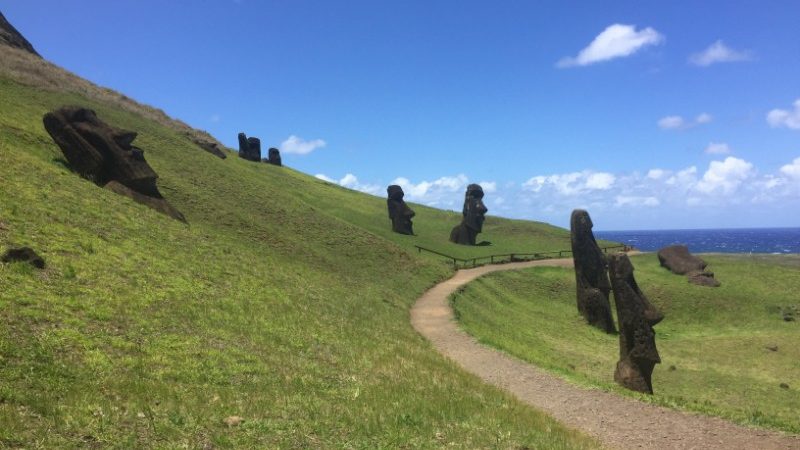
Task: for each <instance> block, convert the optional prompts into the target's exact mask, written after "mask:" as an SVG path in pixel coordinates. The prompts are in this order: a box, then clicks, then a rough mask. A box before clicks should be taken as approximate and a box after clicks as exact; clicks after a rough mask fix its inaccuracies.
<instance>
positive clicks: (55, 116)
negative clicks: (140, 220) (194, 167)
mask: <svg viewBox="0 0 800 450" xmlns="http://www.w3.org/2000/svg"><path fill="white" fill-rule="evenodd" d="M43 122H44V127H45V129H47V132H48V133H49V134H50V136H51V137H52V138H53V140H54V141H55V142H56V144H57V145H58V147H59V148H60V149H61V152H62V153H63V154H64V157H65V158H66V159H67V162H68V163H69V166H70V168H71V169H72V170H73V171H75V172H76V173H78V174H79V175H80V176H82V177H83V178H86V179H87V180H90V181H92V182H94V183H95V184H96V185H98V186H101V187H104V188H107V189H109V190H112V191H114V192H116V193H118V194H121V195H125V196H127V197H130V198H131V199H133V200H134V201H136V202H139V203H142V204H145V205H147V206H149V207H150V208H153V209H155V210H156V211H158V212H161V213H164V214H166V215H168V216H170V217H173V218H175V219H178V220H181V221H184V222H185V221H186V219H185V218H184V217H183V214H181V213H180V212H179V211H178V210H177V209H175V208H174V207H173V206H172V205H170V204H169V202H167V200H166V199H164V197H162V196H161V193H160V192H159V191H158V186H157V185H156V179H157V178H158V175H157V174H156V173H155V171H153V169H152V168H151V167H150V165H149V164H147V161H145V159H144V151H143V150H142V149H140V148H138V147H134V146H133V145H132V143H133V141H134V139H136V133H135V132H133V131H127V130H121V129H119V128H115V127H112V126H111V125H108V124H106V123H105V122H103V121H102V120H100V119H99V118H98V117H97V114H95V112H94V111H92V110H91V109H86V108H81V107H78V106H65V107H62V108H59V109H57V110H55V111H52V112H49V113H47V114H45V115H44V119H43Z"/></svg>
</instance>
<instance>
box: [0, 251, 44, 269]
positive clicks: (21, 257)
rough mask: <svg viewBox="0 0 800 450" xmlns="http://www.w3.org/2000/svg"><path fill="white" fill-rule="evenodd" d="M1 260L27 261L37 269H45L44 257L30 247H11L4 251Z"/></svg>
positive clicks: (10, 261) (5, 261) (7, 261)
mask: <svg viewBox="0 0 800 450" xmlns="http://www.w3.org/2000/svg"><path fill="white" fill-rule="evenodd" d="M0 261H2V262H4V263H12V262H25V263H28V264H30V265H32V266H33V267H36V268H37V269H44V259H43V258H42V257H41V256H39V255H38V254H37V253H36V252H35V251H34V250H33V249H32V248H30V247H19V248H10V249H8V250H7V251H6V252H5V253H3V256H2V257H0Z"/></svg>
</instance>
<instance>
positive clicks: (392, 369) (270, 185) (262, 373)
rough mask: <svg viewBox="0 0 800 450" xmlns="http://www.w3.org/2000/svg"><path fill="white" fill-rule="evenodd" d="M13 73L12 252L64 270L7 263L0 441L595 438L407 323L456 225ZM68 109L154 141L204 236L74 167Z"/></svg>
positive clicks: (531, 441)
mask: <svg viewBox="0 0 800 450" xmlns="http://www.w3.org/2000/svg"><path fill="white" fill-rule="evenodd" d="M9 61H10V60H8V59H4V60H3V63H2V64H7V63H9ZM48 67H50V66H46V65H44V66H42V67H34V69H36V70H35V71H39V72H41V73H43V74H44V75H43V76H45V78H46V77H47V76H49V72H47V71H48V70H50V69H49V68H48ZM5 69H8V67H5V68H4V71H3V72H2V73H5V74H6V75H3V76H0V98H2V99H3V101H2V102H0V180H2V184H0V250H5V249H6V248H7V247H9V246H11V245H29V246H31V247H33V248H35V249H36V250H37V251H38V252H40V253H41V254H42V255H43V256H44V257H45V259H46V260H47V264H48V265H47V268H46V269H45V270H44V271H37V270H34V269H32V268H30V267H29V266H26V265H22V264H11V265H8V264H0V315H2V317H3V322H2V326H0V448H2V447H10V448H16V447H26V448H75V447H103V448H105V447H118V448H147V447H157V448H176V447H188V448H227V447H239V448H270V447H315V448H318V447H335V448H397V447H444V446H453V447H455V448H481V447H499V448H594V447H595V446H596V444H595V442H594V441H591V440H589V439H587V438H585V437H584V436H582V435H580V434H578V433H576V432H573V431H571V430H567V429H564V428H563V427H561V426H560V425H559V424H557V423H555V422H554V421H553V420H551V419H549V418H547V417H545V416H544V415H542V414H540V413H538V412H536V411H534V410H532V409H530V408H527V407H525V406H524V405H521V404H520V403H519V402H517V401H515V400H514V399H513V398H511V397H510V396H508V395H506V394H504V393H502V392H500V391H498V390H496V389H492V388H489V387H486V386H485V385H483V384H482V383H481V382H480V381H479V380H477V379H476V378H474V377H472V376H470V375H468V374H466V373H464V372H463V371H461V370H460V369H458V368H457V367H456V366H455V365H454V364H452V363H450V362H449V361H447V360H445V359H444V358H442V357H440V356H439V355H438V354H436V352H435V351H434V350H432V349H431V347H430V346H429V344H428V343H427V342H426V341H425V340H424V339H422V338H421V337H420V336H419V335H417V334H416V333H415V332H414V331H413V329H412V328H411V326H410V325H409V321H408V308H409V306H410V305H411V304H412V303H413V302H414V300H415V299H416V298H417V297H418V296H419V295H420V294H421V293H422V292H423V291H424V290H425V289H426V288H427V287H429V286H430V285H432V284H433V283H435V282H437V281H439V280H441V279H443V278H445V277H447V276H449V274H450V272H449V270H450V269H449V268H448V266H447V264H446V263H445V262H443V261H442V260H440V259H439V258H438V257H434V256H432V255H418V254H417V253H416V251H415V250H413V244H414V243H417V242H421V243H427V245H431V246H434V245H436V246H440V245H441V246H448V245H449V244H447V243H446V242H445V241H446V238H447V232H449V228H450V227H452V226H453V225H455V224H456V223H457V222H458V217H457V216H456V215H455V214H452V213H444V212H440V211H435V210H433V209H429V208H424V207H421V206H414V208H415V209H416V210H417V214H418V215H417V219H416V223H415V227H416V229H417V230H418V232H419V234H420V236H419V237H408V236H400V235H396V234H393V233H391V232H390V231H389V221H388V218H387V217H386V211H385V208H386V207H385V201H384V200H382V199H380V198H375V197H370V196H366V195H363V194H360V193H356V192H353V191H348V190H345V189H342V188H340V187H338V186H333V185H331V184H328V183H325V182H322V181H319V180H316V179H314V178H312V177H309V176H306V175H303V174H300V173H297V172H295V171H293V170H291V169H288V168H278V167H274V166H270V165H267V164H255V163H249V162H246V161H243V160H240V159H239V158H228V159H226V160H221V159H218V158H216V157H214V156H212V155H210V154H208V153H206V152H204V151H202V150H200V149H199V148H198V147H196V146H195V145H193V144H191V142H190V141H189V139H188V138H187V135H186V133H185V130H183V129H182V128H181V127H180V126H176V125H175V124H174V123H172V122H170V121H165V120H154V119H153V117H150V116H148V115H147V114H144V115H142V114H140V112H137V110H136V109H135V108H133V109H131V108H124V107H120V105H119V104H118V103H116V102H112V101H107V100H108V99H106V98H105V97H103V96H95V95H91V93H87V92H76V91H75V90H74V89H69V88H68V87H69V86H67V87H65V88H64V89H59V85H58V83H55V84H54V85H48V86H39V85H36V86H30V85H23V84H20V83H19V82H18V81H19V77H18V76H17V75H15V73H16V72H14V71H9V70H5ZM31 70H32V69H31V68H26V69H25V70H24V71H23V72H22V73H23V75H21V76H23V77H26V76H27V75H25V74H26V73H30V72H31ZM12 72H13V73H12ZM9 73H11V75H8V74H9ZM12 76H13V77H17V78H16V81H15V79H12V78H10V77H12ZM24 81H26V82H27V81H29V80H27V79H26V80H24ZM33 84H36V83H35V82H34V83H33ZM63 104H80V105H84V106H87V107H91V108H93V109H95V110H96V111H97V113H98V115H99V116H100V118H102V119H103V120H106V121H108V122H109V123H111V124H113V125H116V126H119V127H122V128H126V129H131V130H135V131H138V132H139V137H138V138H137V140H136V145H137V146H140V147H141V148H143V149H144V150H145V157H146V158H147V160H148V162H149V163H150V164H151V166H152V167H153V168H154V169H155V170H156V172H158V174H159V175H160V179H159V187H160V189H161V192H162V193H163V194H164V196H165V197H167V199H168V200H169V201H170V202H171V203H172V204H173V205H174V206H175V207H176V208H178V209H179V210H180V211H182V212H183V213H184V214H185V215H186V218H187V220H188V222H189V225H188V226H187V225H184V224H182V223H180V222H177V221H175V220H172V219H170V218H168V217H167V216H164V215H161V214H159V213H156V212H154V211H152V210H150V209H148V208H146V207H144V206H142V205H139V204H136V203H134V202H132V201H130V200H128V199H127V198H124V197H121V196H118V195H116V194H113V193H111V192H108V191H106V190H103V189H100V188H98V187H97V186H95V185H94V184H92V183H90V182H88V181H86V180H83V179H81V178H79V177H78V176H76V175H74V174H72V173H71V172H70V171H69V170H68V169H67V167H66V166H65V163H64V161H63V159H62V158H61V154H60V151H59V150H58V148H57V147H56V146H55V145H54V144H53V142H52V140H51V139H50V138H49V136H48V135H47V134H46V132H45V131H44V129H43V127H42V123H41V117H42V115H43V114H44V113H45V112H46V111H48V110H50V109H53V108H56V107H58V106H61V105H63ZM487 201H489V200H488V199H487ZM489 204H490V203H489ZM510 230H514V231H513V233H512V232H511V231H510ZM439 233H442V235H441V236H439ZM565 236H566V235H565V233H564V231H562V230H557V229H553V228H552V227H549V226H545V225H542V224H533V223H525V222H518V221H514V222H512V221H506V220H501V219H491V220H490V221H489V223H487V233H486V236H484V238H485V239H489V240H492V241H493V242H495V245H496V247H495V248H493V249H492V250H493V251H496V250H499V249H503V248H509V249H512V248H513V249H514V250H516V249H517V247H518V246H519V247H524V249H525V250H535V249H541V250H547V249H552V248H559V247H563V244H564V240H565ZM452 247H453V249H452V251H457V252H460V254H461V255H467V256H468V255H470V254H471V253H470V252H484V251H486V248H481V249H468V248H463V247H462V248H455V246H452ZM229 416H241V417H243V418H244V422H243V423H241V424H240V425H239V426H227V425H225V424H224V423H223V420H224V419H225V418H226V417H229Z"/></svg>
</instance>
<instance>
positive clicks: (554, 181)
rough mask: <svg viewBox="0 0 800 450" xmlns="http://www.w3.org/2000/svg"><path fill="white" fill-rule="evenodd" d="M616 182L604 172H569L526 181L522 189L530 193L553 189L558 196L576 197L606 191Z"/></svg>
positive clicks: (614, 178) (613, 177)
mask: <svg viewBox="0 0 800 450" xmlns="http://www.w3.org/2000/svg"><path fill="white" fill-rule="evenodd" d="M614 181H616V177H615V176H614V175H612V174H610V173H606V172H592V171H588V170H584V171H583V172H571V173H564V174H555V175H538V176H535V177H532V178H530V179H528V181H526V182H525V183H523V184H522V187H523V188H524V189H526V190H529V191H532V192H540V191H542V189H545V188H548V189H553V190H554V191H555V192H556V193H558V194H560V195H567V196H570V195H578V194H582V193H585V192H589V191H596V190H600V191H602V190H607V189H610V188H611V186H612V185H613V184H614Z"/></svg>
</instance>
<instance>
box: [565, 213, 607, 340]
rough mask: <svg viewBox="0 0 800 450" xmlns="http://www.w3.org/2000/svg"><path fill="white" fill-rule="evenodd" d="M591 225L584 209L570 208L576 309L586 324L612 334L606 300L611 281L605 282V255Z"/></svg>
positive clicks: (590, 220)
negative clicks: (572, 209)
mask: <svg viewBox="0 0 800 450" xmlns="http://www.w3.org/2000/svg"><path fill="white" fill-rule="evenodd" d="M593 226H594V224H593V223H592V219H591V217H589V213H588V212H586V211H585V210H582V209H576V210H574V211H572V216H571V217H570V242H571V244H572V260H573V262H574V268H575V286H576V289H577V303H578V312H579V313H580V314H581V315H582V316H583V317H584V318H585V319H586V322H588V323H589V325H592V326H594V327H597V328H599V329H601V330H603V331H605V332H606V333H614V332H615V331H617V330H616V327H615V326H614V318H613V317H612V316H611V303H610V302H609V301H608V294H609V292H610V291H611V283H609V281H608V274H607V264H606V257H605V255H604V254H603V251H602V250H601V249H600V246H599V245H597V241H596V240H595V238H594V233H593V232H592V227H593Z"/></svg>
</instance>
